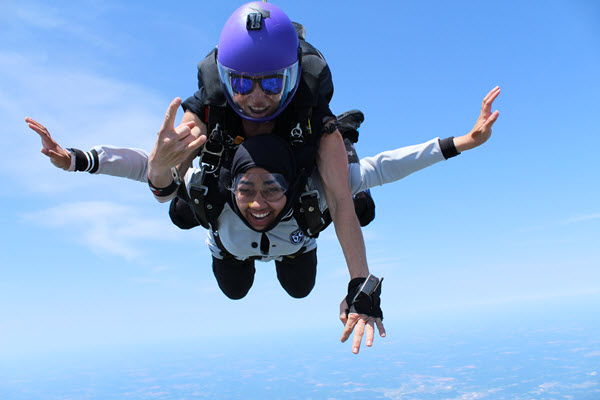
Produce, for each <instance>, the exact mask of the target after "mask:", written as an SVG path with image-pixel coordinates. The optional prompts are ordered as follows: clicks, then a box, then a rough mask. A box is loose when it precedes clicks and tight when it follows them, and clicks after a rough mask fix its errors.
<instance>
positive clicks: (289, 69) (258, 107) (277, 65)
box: [217, 1, 300, 122]
mask: <svg viewBox="0 0 600 400" xmlns="http://www.w3.org/2000/svg"><path fill="white" fill-rule="evenodd" d="M298 54H299V41H298V34H297V33H296V29H295V28H294V25H293V24H292V22H291V21H290V19H289V18H288V16H287V15H285V13H284V12H283V11H282V10H281V9H279V8H278V7H277V6H275V5H273V4H271V3H265V2H262V1H254V2H252V3H248V4H245V5H243V6H241V7H240V8H238V9H237V10H235V12H234V13H233V14H232V15H231V16H230V17H229V19H228V20H227V22H226V23H225V26H224V27H223V30H222V31H221V37H220V38H219V46H218V50H217V65H218V69H219V76H220V79H221V84H222V86H223V90H224V92H225V95H226V97H227V101H228V102H229V104H230V105H231V107H232V108H233V109H234V110H235V112H237V113H238V114H239V115H240V116H241V117H242V118H245V119H248V120H250V121H255V122H264V121H269V120H272V119H273V118H275V117H276V116H277V115H279V114H280V113H281V111H283V109H284V108H285V107H286V106H287V105H288V103H289V102H290V101H291V99H292V97H294V93H295V92H296V89H297V87H298V82H299V80H300V65H299V60H298ZM257 90H262V92H256V93H255V94H254V95H255V96H259V97H260V96H262V97H260V98H261V100H260V101H258V103H256V102H254V103H250V105H249V103H248V101H249V98H250V97H251V96H250V95H251V94H252V93H253V92H255V91H257Z"/></svg>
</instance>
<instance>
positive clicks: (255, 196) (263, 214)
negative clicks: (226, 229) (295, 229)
mask: <svg viewBox="0 0 600 400" xmlns="http://www.w3.org/2000/svg"><path fill="white" fill-rule="evenodd" d="M285 189H286V188H285V187H284V185H282V182H281V179H278V178H277V176H276V174H271V173H269V172H268V171H267V170H266V169H264V168H259V167H253V168H250V169H249V170H248V171H246V172H245V173H244V174H243V175H242V176H241V177H240V178H238V179H236V180H235V187H234V188H233V189H232V190H233V193H234V194H235V201H236V204H237V206H238V209H239V210H240V213H241V215H242V216H243V217H244V218H245V219H246V221H248V223H249V224H250V226H252V228H254V229H256V230H257V231H261V230H264V229H265V228H267V227H268V226H269V225H270V224H271V223H272V222H273V221H274V220H275V218H277V216H278V215H279V213H281V210H283V208H284V207H285V203H286V201H287V196H286V195H285Z"/></svg>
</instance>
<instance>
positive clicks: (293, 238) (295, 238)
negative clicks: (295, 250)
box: [290, 229, 304, 244]
mask: <svg viewBox="0 0 600 400" xmlns="http://www.w3.org/2000/svg"><path fill="white" fill-rule="evenodd" d="M303 240H304V232H302V229H296V230H295V231H294V232H292V233H291V234H290V242H291V243H293V244H298V243H302V241H303Z"/></svg>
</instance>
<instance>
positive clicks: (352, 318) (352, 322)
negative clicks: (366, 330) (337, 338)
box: [341, 313, 358, 343]
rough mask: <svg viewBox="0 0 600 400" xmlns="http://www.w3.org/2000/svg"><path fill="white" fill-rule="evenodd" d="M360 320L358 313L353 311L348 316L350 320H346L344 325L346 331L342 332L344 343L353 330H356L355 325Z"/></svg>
mask: <svg viewBox="0 0 600 400" xmlns="http://www.w3.org/2000/svg"><path fill="white" fill-rule="evenodd" d="M357 322H358V314H356V313H351V314H349V316H348V322H346V326H345V327H344V331H343V332H342V339H341V340H342V343H344V342H345V341H346V340H348V338H349V337H350V334H351V333H352V330H354V325H356V323H357Z"/></svg>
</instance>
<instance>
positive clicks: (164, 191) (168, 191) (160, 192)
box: [147, 178, 179, 197]
mask: <svg viewBox="0 0 600 400" xmlns="http://www.w3.org/2000/svg"><path fill="white" fill-rule="evenodd" d="M147 179H148V186H149V187H150V190H151V191H152V193H154V195H155V196H158V197H166V196H170V195H172V194H173V193H175V191H176V190H177V187H178V186H179V185H177V182H175V181H173V182H171V184H170V185H169V186H167V187H165V188H158V187H156V186H154V185H153V184H152V182H150V178H147Z"/></svg>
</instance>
